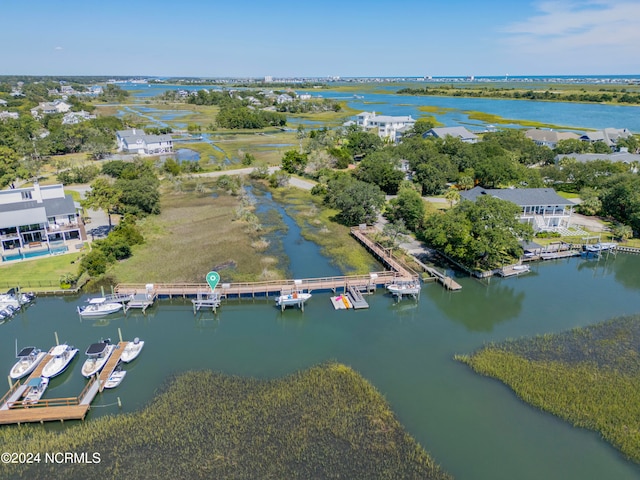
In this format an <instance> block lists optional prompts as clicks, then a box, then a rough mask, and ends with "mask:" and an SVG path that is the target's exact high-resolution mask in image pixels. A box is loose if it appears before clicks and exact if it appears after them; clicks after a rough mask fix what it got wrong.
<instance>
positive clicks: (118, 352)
mask: <svg viewBox="0 0 640 480" xmlns="http://www.w3.org/2000/svg"><path fill="white" fill-rule="evenodd" d="M128 343H129V342H120V343H118V346H117V347H116V349H115V350H114V351H113V353H112V354H111V356H110V357H109V360H107V363H106V364H105V366H104V367H102V370H101V371H100V377H99V378H98V382H99V383H98V391H100V392H102V391H103V390H104V385H105V383H107V380H109V377H110V376H111V374H112V373H113V371H114V370H115V369H116V367H117V366H118V363H120V357H122V353H123V352H124V349H125V347H126V346H127V344H128Z"/></svg>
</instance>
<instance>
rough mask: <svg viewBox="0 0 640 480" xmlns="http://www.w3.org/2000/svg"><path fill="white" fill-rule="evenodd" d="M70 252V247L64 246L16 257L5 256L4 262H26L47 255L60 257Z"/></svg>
mask: <svg viewBox="0 0 640 480" xmlns="http://www.w3.org/2000/svg"><path fill="white" fill-rule="evenodd" d="M68 251H69V247H67V246H66V245H63V246H61V247H55V248H51V249H50V250H38V251H35V252H22V253H17V254H14V255H3V256H2V261H3V262H11V261H13V260H24V259H25V258H34V257H43V256H45V255H60V254H61V253H66V252H68Z"/></svg>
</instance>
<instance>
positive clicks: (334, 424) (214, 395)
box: [0, 363, 451, 480]
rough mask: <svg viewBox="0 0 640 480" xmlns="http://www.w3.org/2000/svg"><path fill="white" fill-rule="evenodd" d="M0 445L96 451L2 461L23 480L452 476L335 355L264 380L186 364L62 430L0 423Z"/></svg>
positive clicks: (32, 449)
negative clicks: (59, 458)
mask: <svg viewBox="0 0 640 480" xmlns="http://www.w3.org/2000/svg"><path fill="white" fill-rule="evenodd" d="M0 446H1V447H2V449H3V450H2V451H23V452H42V454H43V455H44V452H51V451H63V452H64V451H73V452H99V453H100V457H101V462H100V464H99V465H95V464H89V465H83V464H47V463H45V462H41V463H40V464H34V465H31V466H27V467H26V468H25V466H23V465H3V475H7V476H8V477H11V476H17V475H18V474H20V475H21V476H22V478H69V479H75V478H82V479H93V478H100V479H102V478H118V477H121V476H127V477H129V478H136V479H138V478H139V479H147V478H149V479H157V478H221V479H222V478H225V479H266V478H281V479H311V478H336V479H337V478H344V479H350V480H357V479H366V480H370V479H393V480H395V479H447V478H451V477H450V476H449V475H448V474H447V473H446V472H443V471H442V470H441V469H440V467H439V466H438V465H436V464H435V463H434V461H433V460H432V459H431V458H430V457H429V455H428V454H427V453H426V452H425V451H424V450H423V448H422V447H421V446H420V445H419V444H418V443H417V442H416V441H415V440H414V439H413V438H412V437H410V436H409V435H408V434H407V433H406V432H405V431H404V430H403V428H402V426H401V425H400V423H399V422H398V420H397V419H396V418H395V416H394V414H393V412H392V411H391V410H390V408H389V405H388V404H387V403H386V402H385V400H384V399H383V397H382V396H381V395H380V393H379V392H378V391H377V390H376V389H375V388H374V387H373V386H372V385H371V384H370V383H368V382H367V381H366V380H364V379H363V378H362V377H361V376H360V375H358V374H357V373H356V372H354V371H353V370H352V369H350V368H349V367H346V366H344V365H341V364H337V363H328V364H324V365H321V366H317V367H313V368H310V369H308V370H306V371H303V372H299V373H296V374H293V375H291V376H289V377H287V378H284V379H277V380H270V381H261V380H256V379H253V378H239V377H231V376H226V375H222V374H218V373H213V372H208V371H202V372H187V373H184V374H181V375H180V376H178V377H175V378H174V379H173V380H172V381H171V383H170V384H169V386H168V388H166V390H164V391H163V392H162V393H161V394H159V395H158V396H157V397H156V398H155V400H154V401H153V402H152V403H151V404H150V405H149V406H147V407H146V408H144V409H143V410H142V411H139V412H136V413H132V414H125V415H117V416H112V417H102V418H99V419H97V420H91V421H86V422H84V423H82V424H79V425H74V426H72V427H68V428H66V429H65V430H64V431H62V432H61V433H55V432H52V431H47V430H46V429H44V428H43V427H42V426H21V427H3V428H2V429H0Z"/></svg>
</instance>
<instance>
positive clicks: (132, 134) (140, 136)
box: [116, 129, 173, 144]
mask: <svg viewBox="0 0 640 480" xmlns="http://www.w3.org/2000/svg"><path fill="white" fill-rule="evenodd" d="M116 134H117V135H118V136H119V137H120V138H121V139H122V140H123V141H124V142H126V143H127V144H134V143H137V142H138V140H140V141H142V142H145V143H160V142H171V141H172V140H173V138H172V137H171V135H147V134H146V133H144V130H135V129H133V130H118V131H117V132H116Z"/></svg>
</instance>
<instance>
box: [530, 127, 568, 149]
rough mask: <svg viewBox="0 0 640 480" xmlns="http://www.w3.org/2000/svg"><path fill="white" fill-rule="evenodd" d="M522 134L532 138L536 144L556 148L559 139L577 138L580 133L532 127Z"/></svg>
mask: <svg viewBox="0 0 640 480" xmlns="http://www.w3.org/2000/svg"><path fill="white" fill-rule="evenodd" d="M524 136H525V137H527V138H530V139H531V140H533V141H534V142H535V143H536V145H540V146H542V147H549V148H551V149H554V148H556V145H558V142H559V141H560V140H578V139H579V138H580V135H578V134H577V133H573V132H558V131H556V130H541V129H539V128H532V129H531V130H527V131H526V132H524Z"/></svg>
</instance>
